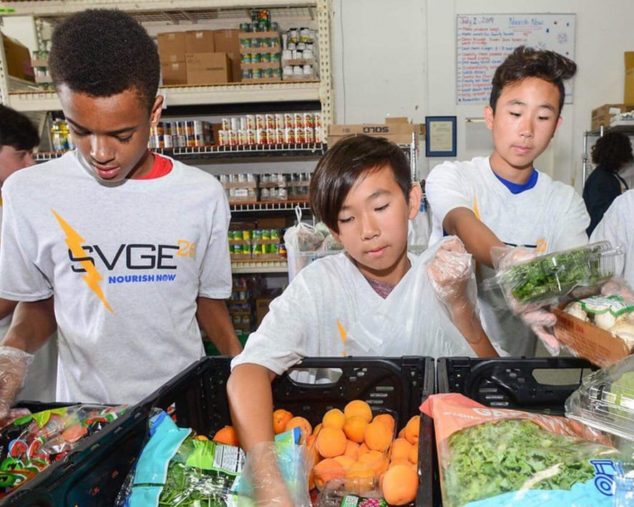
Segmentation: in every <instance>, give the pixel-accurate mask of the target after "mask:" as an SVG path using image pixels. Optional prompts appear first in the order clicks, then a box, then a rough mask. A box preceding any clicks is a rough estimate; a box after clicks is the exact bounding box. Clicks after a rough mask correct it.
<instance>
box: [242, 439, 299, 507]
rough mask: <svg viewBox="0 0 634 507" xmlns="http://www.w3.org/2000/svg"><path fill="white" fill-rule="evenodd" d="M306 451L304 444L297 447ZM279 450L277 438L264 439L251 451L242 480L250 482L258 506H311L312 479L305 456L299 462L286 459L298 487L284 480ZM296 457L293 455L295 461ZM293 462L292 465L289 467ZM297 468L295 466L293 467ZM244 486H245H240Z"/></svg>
mask: <svg viewBox="0 0 634 507" xmlns="http://www.w3.org/2000/svg"><path fill="white" fill-rule="evenodd" d="M296 449H297V451H298V452H300V453H301V452H302V449H303V448H302V447H297V448H296ZM279 458H280V456H279V452H278V449H277V447H276V444H275V443H274V442H260V443H259V444H256V445H255V446H254V447H253V448H252V449H251V450H250V451H249V452H248V453H247V459H246V462H245V464H244V469H243V470H242V478H241V480H245V481H246V482H247V483H248V484H249V489H250V490H251V491H250V493H251V494H250V496H251V500H252V501H253V505H256V506H258V507H268V506H275V507H310V499H309V497H308V481H307V476H306V470H305V462H304V459H303V454H302V458H301V459H298V460H297V461H296V462H295V463H286V472H287V474H288V473H289V472H290V473H291V475H292V476H294V479H293V480H295V481H296V483H295V484H294V486H295V487H294V488H292V489H293V490H294V491H291V490H289V487H288V486H287V484H286V483H285V481H284V477H283V475H282V472H281V471H280V466H279ZM292 460H293V458H291V461H292ZM289 464H290V467H289ZM289 468H294V470H289ZM239 489H241V488H239Z"/></svg>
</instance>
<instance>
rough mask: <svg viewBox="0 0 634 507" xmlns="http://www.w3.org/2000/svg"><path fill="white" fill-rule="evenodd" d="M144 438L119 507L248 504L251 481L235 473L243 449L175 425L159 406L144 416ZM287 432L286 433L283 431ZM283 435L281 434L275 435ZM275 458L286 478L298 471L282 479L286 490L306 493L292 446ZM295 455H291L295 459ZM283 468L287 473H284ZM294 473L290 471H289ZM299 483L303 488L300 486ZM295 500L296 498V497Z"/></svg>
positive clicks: (228, 506)
mask: <svg viewBox="0 0 634 507" xmlns="http://www.w3.org/2000/svg"><path fill="white" fill-rule="evenodd" d="M150 435H151V436H150V439H149V441H148V443H147V444H146V446H145V447H144V449H143V451H142V453H141V457H140V458H139V461H138V463H137V466H136V469H135V471H134V472H133V478H132V479H131V480H128V481H127V482H128V484H127V485H124V488H123V489H122V491H121V493H120V494H119V497H118V499H117V503H116V505H118V506H121V505H123V506H125V507H151V506H156V507H158V506H161V507H162V506H165V507H167V506H170V507H174V506H181V507H194V506H198V505H200V506H203V505H204V506H205V507H216V506H217V507H221V506H222V507H224V506H226V507H232V506H244V507H251V506H256V505H258V504H257V502H255V501H253V500H252V499H251V498H250V495H251V485H250V483H249V481H248V480H245V479H244V478H243V476H242V475H241V474H242V473H243V470H244V469H245V465H246V455H245V453H244V452H243V451H242V449H240V448H239V447H234V446H229V445H224V444H218V443H216V442H213V441H210V440H208V439H207V438H206V437H204V436H202V435H201V436H196V435H194V433H193V432H192V430H191V429H189V428H179V427H178V426H176V424H175V423H174V421H172V419H170V417H169V416H168V415H167V414H166V413H165V412H163V411H160V412H158V413H157V414H155V415H154V416H153V417H152V418H151V420H150ZM288 435H290V433H288V434H287V435H286V438H291V439H292V436H291V437H288ZM280 438H284V437H280ZM277 449H278V450H279V451H280V456H279V458H278V464H279V466H280V469H281V470H282V472H283V476H284V478H285V479H286V478H287V477H288V476H292V477H293V478H301V477H304V480H303V481H304V482H303V483H302V482H301V481H299V479H298V481H297V482H296V483H291V484H288V488H289V490H291V491H292V492H293V491H296V492H297V494H298V495H300V494H302V493H303V495H304V496H306V495H307V492H308V487H307V482H306V481H307V479H306V473H305V467H304V462H303V461H298V459H299V458H297V457H299V456H302V455H301V453H300V451H299V449H300V448H299V447H298V446H295V445H293V446H290V445H288V443H286V444H281V445H280V446H279V447H278V448H277ZM296 458H297V460H296ZM285 472H288V474H285ZM293 474H294V475H293ZM302 488H303V489H302ZM296 504H297V505H298V506H300V505H302V504H301V503H296Z"/></svg>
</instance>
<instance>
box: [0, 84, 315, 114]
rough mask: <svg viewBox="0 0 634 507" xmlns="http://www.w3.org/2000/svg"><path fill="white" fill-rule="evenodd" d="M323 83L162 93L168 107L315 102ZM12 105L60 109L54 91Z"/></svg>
mask: <svg viewBox="0 0 634 507" xmlns="http://www.w3.org/2000/svg"><path fill="white" fill-rule="evenodd" d="M320 86H321V85H320V83H317V82H301V83H292V82H291V83H288V82H279V83H268V84H243V83H235V84H223V85H210V86H179V87H163V88H161V89H159V94H160V95H163V96H164V97H165V103H166V105H167V106H191V105H197V104H248V103H256V102H289V101H316V100H319V97H320V91H319V89H320ZM8 102H9V104H8V105H9V106H11V107H12V108H14V109H17V110H18V111H59V110H61V108H62V107H61V104H60V102H59V98H58V97H57V94H56V93H55V92H54V91H41V92H32V93H31V92H18V93H15V92H10V93H9V101H8Z"/></svg>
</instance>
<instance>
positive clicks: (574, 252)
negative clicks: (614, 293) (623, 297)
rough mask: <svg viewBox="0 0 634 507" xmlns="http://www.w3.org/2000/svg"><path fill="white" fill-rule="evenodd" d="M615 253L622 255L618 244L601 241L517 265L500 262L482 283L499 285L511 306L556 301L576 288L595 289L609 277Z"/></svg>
mask: <svg viewBox="0 0 634 507" xmlns="http://www.w3.org/2000/svg"><path fill="white" fill-rule="evenodd" d="M617 255H623V249H622V248H621V247H616V248H613V247H612V245H611V244H610V243H609V242H607V241H600V242H597V243H592V244H590V245H586V246H583V247H579V248H572V249H569V250H562V251H559V252H553V253H549V254H546V255H540V256H538V257H534V258H532V259H530V260H527V261H524V262H519V263H516V264H511V265H507V266H505V265H504V263H502V267H500V268H499V269H498V272H497V274H496V275H495V277H494V278H493V279H490V281H487V283H486V285H485V286H486V287H488V288H493V287H495V286H496V285H497V286H499V287H500V288H501V289H502V292H503V293H504V296H505V299H506V301H507V303H508V305H509V307H511V308H514V309H521V308H523V307H524V308H525V307H529V306H534V307H539V306H547V305H550V304H556V303H558V302H559V301H560V300H561V299H562V298H563V297H565V296H566V295H568V294H569V293H570V292H571V291H572V290H573V289H575V288H577V287H586V288H597V289H598V287H599V286H600V285H601V284H603V283H605V282H606V281H608V280H609V279H610V278H612V276H613V275H614V269H615V268H614V264H615V263H614V258H615V256H617Z"/></svg>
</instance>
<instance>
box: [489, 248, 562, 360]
mask: <svg viewBox="0 0 634 507" xmlns="http://www.w3.org/2000/svg"><path fill="white" fill-rule="evenodd" d="M534 257H536V254H535V252H533V251H532V250H529V249H527V248H523V247H515V248H513V247H508V246H507V247H494V248H493V249H492V250H491V258H492V259H493V265H494V266H495V267H496V268H497V269H507V268H509V267H510V266H513V265H514V264H518V263H520V262H525V261H528V260H531V259H532V258H534ZM511 311H512V312H513V313H514V314H515V315H517V316H518V317H519V318H520V319H522V322H524V324H526V325H527V326H528V327H530V328H531V331H533V333H535V335H537V338H539V339H540V340H541V342H542V343H543V344H544V347H546V350H548V352H549V353H550V354H551V355H553V356H556V355H558V354H559V352H560V350H561V344H560V343H559V340H557V338H556V337H555V334H554V332H553V330H552V328H553V327H554V326H555V324H556V323H557V317H556V316H555V314H553V313H551V312H549V311H548V310H547V309H545V308H540V307H538V306H535V305H528V306H526V305H520V304H518V303H512V304H511Z"/></svg>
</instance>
